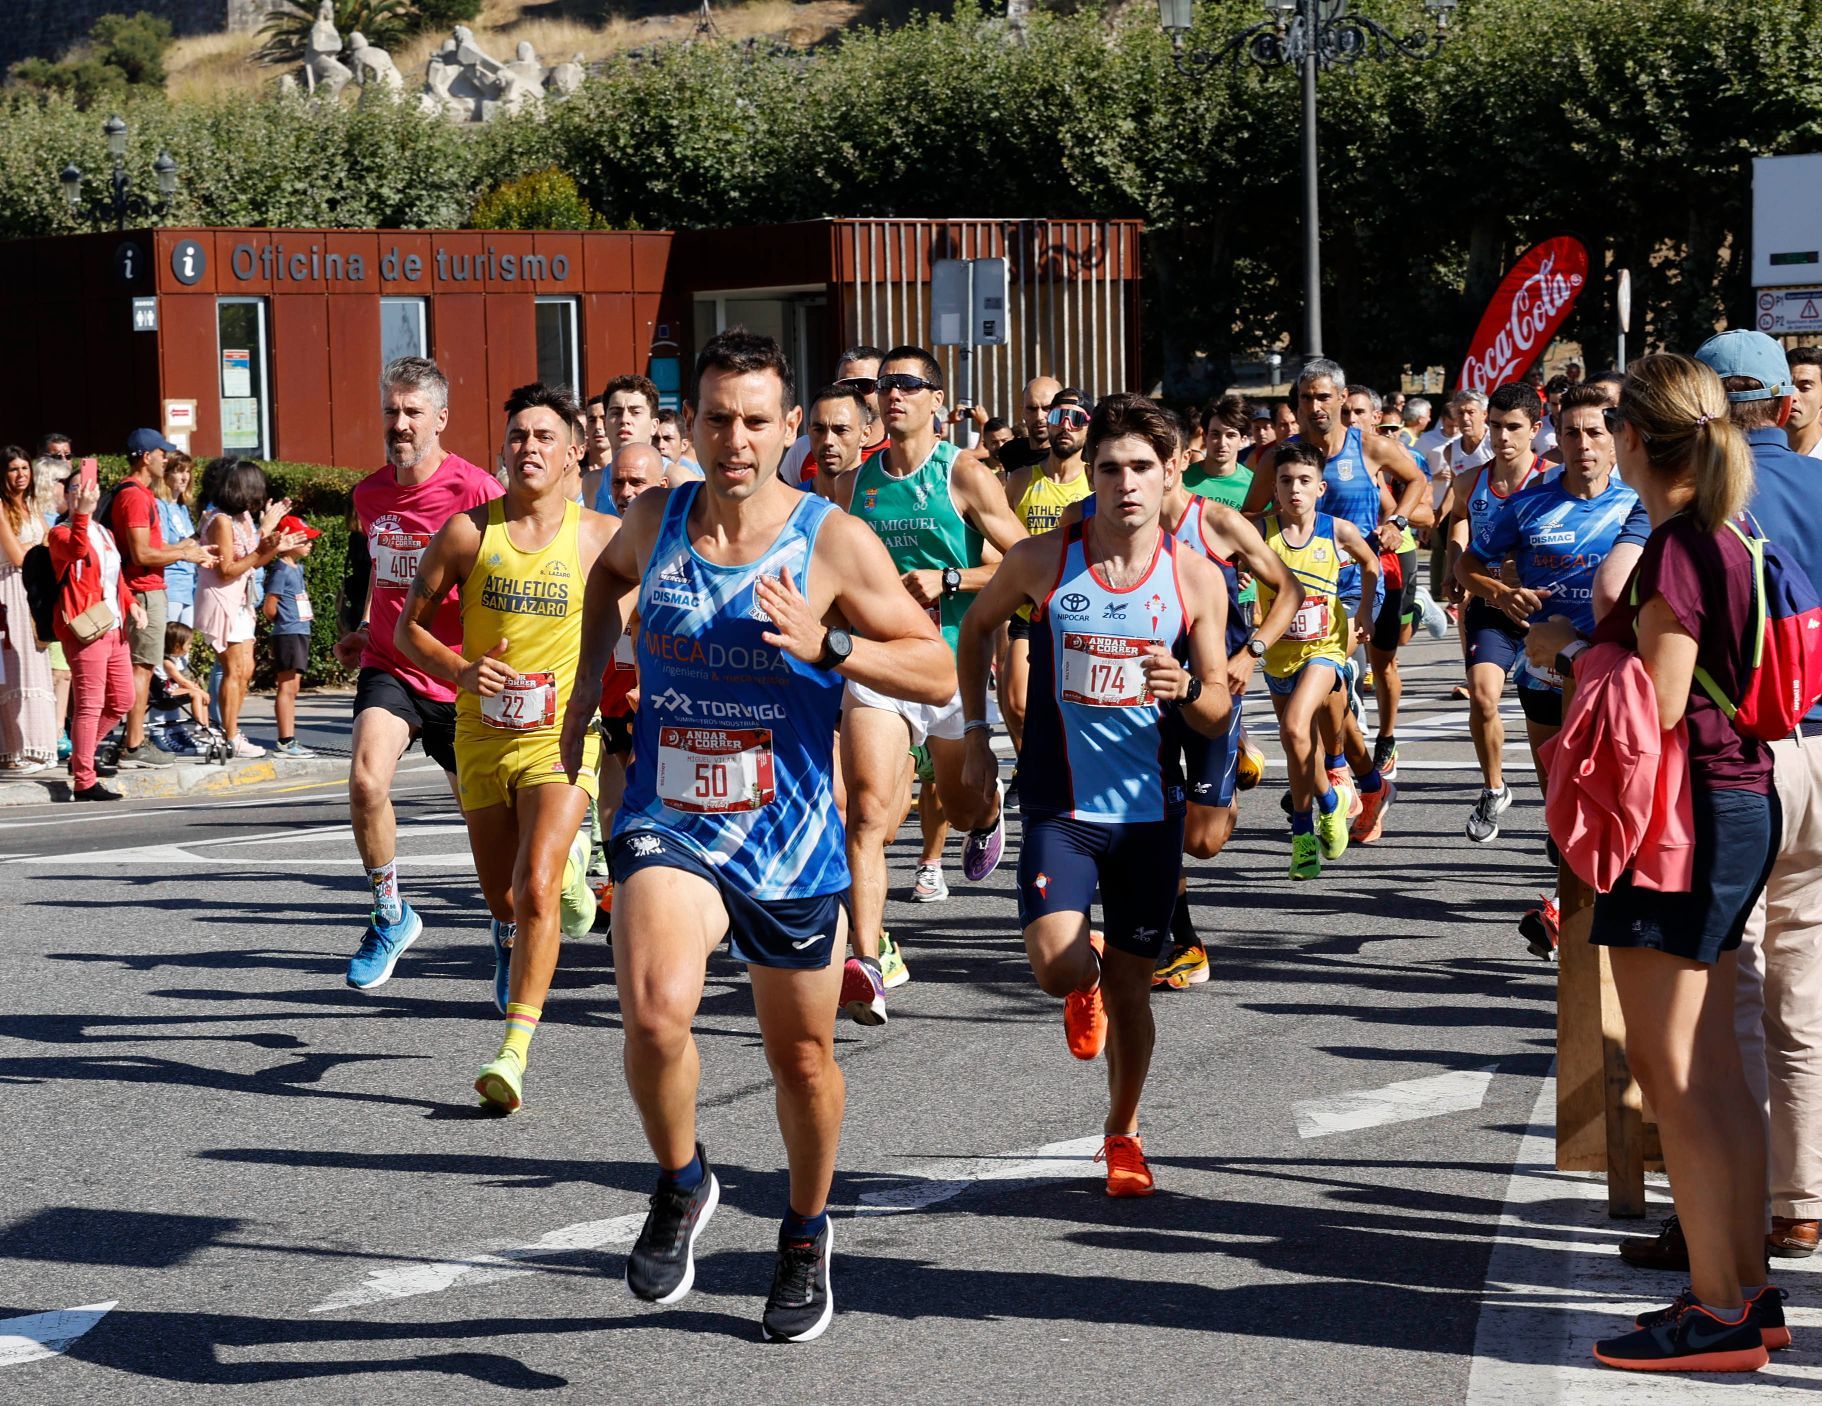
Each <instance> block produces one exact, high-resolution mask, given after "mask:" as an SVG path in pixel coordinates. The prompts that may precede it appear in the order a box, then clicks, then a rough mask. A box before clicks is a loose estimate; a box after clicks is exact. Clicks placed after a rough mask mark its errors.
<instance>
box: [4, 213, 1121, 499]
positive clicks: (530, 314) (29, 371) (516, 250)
mask: <svg viewBox="0 0 1822 1406" xmlns="http://www.w3.org/2000/svg"><path fill="white" fill-rule="evenodd" d="M1139 233H1140V230H1139V226H1138V224H1137V223H1136V222H1130V221H1064V220H994V221H987V220H939V221H930V220H826V221H816V222H810V223H804V224H792V225H778V226H768V227H763V228H754V229H737V230H696V231H685V232H680V233H675V234H673V233H668V232H654V233H613V232H602V233H588V234H572V233H548V234H547V233H538V234H526V233H519V232H499V231H495V232H489V231H469V230H462V231H424V230H267V229H181V228H170V229H158V230H141V231H132V232H128V233H126V234H92V235H79V236H70V237H62V238H54V239H33V240H19V241H13V242H8V243H0V308H3V309H4V312H5V323H6V326H7V328H8V330H9V333H10V335H9V337H8V346H7V352H6V355H5V356H4V358H0V365H3V368H4V375H0V440H6V439H17V440H21V441H25V440H35V439H36V437H37V436H38V435H40V434H42V433H44V432H45V431H46V430H49V429H53V428H56V429H62V430H66V431H68V432H69V433H71V434H73V435H74V436H75V438H76V442H77V445H78V447H79V450H81V451H82V452H88V451H90V450H103V451H105V450H109V449H114V448H117V447H118V446H122V445H124V443H125V439H126V435H127V433H128V432H129V431H130V430H131V429H133V428H135V427H137V426H140V425H151V426H155V427H156V426H160V425H161V424H162V423H163V416H164V411H165V408H166V405H167V403H168V402H171V401H174V400H176V401H183V400H190V401H194V402H195V423H194V427H193V429H192V430H191V431H190V447H191V449H192V451H193V452H195V453H197V454H199V455H211V454H215V453H219V452H221V446H222V431H223V426H222V414H223V406H224V405H226V404H227V403H228V402H227V400H226V399H225V397H226V396H227V395H228V394H229V391H228V390H227V389H226V388H225V387H226V382H225V381H224V379H223V378H224V377H225V376H228V375H232V374H234V372H233V371H232V370H225V369H224V357H223V353H224V346H223V343H222V340H221V337H220V334H219V332H218V328H219V325H220V324H219V323H218V316H219V312H218V310H219V307H220V305H221V301H222V300H223V299H242V300H255V301H257V302H258V303H259V304H260V305H261V306H262V308H263V314H262V315H263V318H264V328H265V345H264V346H263V347H262V348H260V349H259V354H260V355H261V356H262V357H263V362H262V363H261V369H262V371H263V373H264V375H263V381H262V390H263V395H262V397H261V399H262V404H263V406H264V414H265V417H266V418H265V422H264V426H263V439H264V442H265V444H266V445H267V446H268V448H269V450H270V453H271V455H272V457H274V458H279V459H289V460H298V461H303V462H314V463H331V464H341V465H346V466H351V467H361V466H365V465H371V464H375V463H377V462H379V460H380V459H381V457H383V453H384V451H383V448H382V435H381V424H380V416H379V398H378V390H377V382H378V377H379V370H380V360H381V337H380V333H379V326H380V317H381V300H382V299H384V298H401V297H402V298H421V299H423V304H422V306H423V308H424V310H425V320H426V330H427V333H428V336H427V344H428V350H429V352H430V354H431V355H432V356H434V357H435V358H436V359H437V361H438V363H439V364H440V365H441V366H442V367H443V369H444V371H445V372H446V374H447V375H448V376H449V379H450V384H451V415H450V423H449V428H448V430H447V432H446V435H445V439H446V442H447V443H448V444H449V445H450V447H451V448H453V449H454V450H456V452H458V453H460V454H462V455H464V456H465V457H468V458H470V459H473V460H475V461H476V462H480V463H489V462H491V460H492V458H493V455H494V453H495V441H496V438H497V425H496V424H495V423H494V422H495V418H496V415H495V412H496V411H497V408H498V406H499V405H500V403H501V402H502V401H503V400H504V398H505V396H506V394H507V392H508V391H509V390H510V389H511V388H512V387H513V386H515V385H520V384H522V383H524V382H526V381H530V380H534V379H536V378H537V375H538V369H539V363H538V350H537V344H536V331H535V327H534V321H535V318H536V317H537V315H538V314H537V304H538V301H539V299H540V298H546V299H548V298H551V297H557V298H568V299H573V300H574V307H575V311H576V319H575V323H576V337H575V342H576V353H577V355H576V358H575V360H576V363H577V366H578V371H579V379H580V380H581V382H582V384H583V385H584V386H587V387H590V388H595V389H598V388H599V387H600V386H602V385H603V384H605V383H606V381H607V380H608V379H609V378H611V377H613V376H615V375H620V374H624V373H627V372H632V371H640V372H645V371H648V370H649V369H652V368H653V367H654V366H655V365H656V364H657V363H658V362H659V361H660V360H663V359H665V358H671V357H675V358H678V359H679V360H680V362H681V366H682V367H683V368H687V366H688V364H689V359H690V358H691V356H693V354H694V350H695V343H696V342H697V340H698V339H699V337H700V335H702V334H704V333H707V332H712V331H714V330H717V324H716V322H715V316H716V315H717V314H718V312H719V311H725V310H728V308H729V303H730V302H731V303H732V304H733V306H734V308H736V309H738V308H747V309H764V308H767V307H769V306H772V305H774V304H775V305H776V306H779V307H783V306H786V305H787V304H788V305H790V306H792V307H798V308H799V309H800V314H801V315H800V323H801V325H802V326H804V327H808V328H809V329H810V330H811V331H812V332H814V333H815V335H814V336H805V337H800V338H799V339H798V341H797V342H796V344H795V346H794V347H793V350H794V351H795V352H796V353H797V354H798V355H799V356H802V357H807V358H809V359H811V360H816V359H821V358H823V357H829V358H832V356H833V354H834V349H836V348H839V347H841V346H843V345H846V344H849V343H852V342H874V343H878V344H880V345H882V346H889V345H892V344H894V343H898V342H919V341H922V340H924V339H925V337H926V335H927V328H928V325H929V300H930V288H929V278H930V265H931V263H932V261H934V260H936V259H939V258H949V257H955V258H974V257H992V256H998V255H1004V256H1005V257H1006V258H1007V259H1008V261H1009V267H1010V274H1011V278H1010V288H1009V292H1010V297H1009V302H1010V307H1009V308H1008V324H1009V335H1010V337H1011V341H1010V343H1009V345H1007V346H1004V347H989V348H981V349H980V351H979V354H978V355H977V357H976V387H977V392H978V396H979V398H980V399H981V400H982V401H984V402H985V403H987V404H989V405H990V406H992V407H993V408H994V409H995V410H996V411H997V412H998V413H1002V414H1007V415H1011V414H1014V413H1016V410H1017V400H1018V389H1019V386H1020V385H1021V384H1022V382H1023V381H1024V380H1025V378H1027V377H1028V376H1032V375H1036V374H1039V373H1047V374H1051V375H1055V376H1058V377H1059V378H1060V379H1062V380H1063V381H1065V382H1066V383H1071V384H1077V385H1082V386H1084V387H1086V388H1087V389H1089V390H1091V391H1092V392H1094V393H1097V394H1099V393H1103V392H1106V391H1110V390H1120V389H1135V388H1137V387H1138V378H1139V354H1138V346H1139V342H1138V297H1139ZM716 295H721V300H720V301H717V299H716ZM135 299H138V300H141V301H142V302H143V301H144V300H146V299H150V300H152V303H151V307H152V309H153V310H155V315H156V324H157V325H156V329H155V330H149V331H135V330H133V329H134V320H133V303H134V301H135ZM793 300H794V301H793ZM729 320H732V319H731V318H730V319H729ZM939 355H940V357H941V359H942V360H943V361H944V364H945V370H946V371H947V372H948V374H950V375H951V376H952V377H953V375H954V372H955V356H954V349H952V348H945V349H942V350H941V351H940V352H939ZM832 369H833V367H832V366H817V365H808V366H804V367H801V368H800V380H801V381H802V382H803V383H804V385H805V387H806V388H808V387H813V386H814V385H816V384H818V383H819V381H820V380H821V378H823V377H825V376H826V375H827V374H828V373H829V372H830V371H832ZM685 389H686V390H687V387H685Z"/></svg>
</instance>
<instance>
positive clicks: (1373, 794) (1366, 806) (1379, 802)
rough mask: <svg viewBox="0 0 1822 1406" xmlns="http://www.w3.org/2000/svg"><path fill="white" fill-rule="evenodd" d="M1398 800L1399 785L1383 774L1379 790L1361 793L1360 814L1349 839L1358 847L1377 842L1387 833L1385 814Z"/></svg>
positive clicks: (1356, 817) (1355, 820) (1355, 818)
mask: <svg viewBox="0 0 1822 1406" xmlns="http://www.w3.org/2000/svg"><path fill="white" fill-rule="evenodd" d="M1397 798H1398V786H1397V784H1396V783H1395V782H1393V780H1392V778H1391V777H1389V776H1387V775H1385V774H1384V773H1383V772H1381V773H1380V782H1379V789H1378V790H1377V791H1362V792H1361V793H1360V814H1359V815H1357V816H1355V817H1354V827H1353V829H1352V830H1350V831H1349V832H1348V838H1349V839H1351V840H1352V841H1353V842H1354V843H1355V844H1357V845H1370V844H1372V843H1373V842H1374V841H1375V840H1377V839H1378V838H1379V837H1380V836H1381V835H1383V834H1384V833H1385V813H1386V812H1387V811H1388V810H1390V809H1391V808H1392V802H1393V801H1394V800H1396V799H1397Z"/></svg>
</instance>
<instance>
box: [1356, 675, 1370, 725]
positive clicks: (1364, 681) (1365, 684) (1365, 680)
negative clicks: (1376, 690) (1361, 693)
mask: <svg viewBox="0 0 1822 1406" xmlns="http://www.w3.org/2000/svg"><path fill="white" fill-rule="evenodd" d="M1360 686H1361V687H1362V688H1365V689H1370V688H1372V687H1373V671H1372V670H1371V669H1368V670H1367V671H1366V672H1365V673H1364V674H1362V675H1361V676H1360ZM1354 716H1355V717H1359V716H1360V710H1359V709H1358V708H1356V709H1355V710H1354Z"/></svg>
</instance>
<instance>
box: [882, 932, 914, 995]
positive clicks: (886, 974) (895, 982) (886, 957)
mask: <svg viewBox="0 0 1822 1406" xmlns="http://www.w3.org/2000/svg"><path fill="white" fill-rule="evenodd" d="M879 975H880V980H882V981H883V982H885V984H886V990H888V991H890V990H891V989H892V988H893V987H895V986H903V985H904V984H905V983H906V982H907V981H909V980H910V979H911V969H910V968H909V967H907V966H906V965H905V954H904V953H903V952H901V951H899V950H898V944H897V943H896V942H894V941H893V940H892V934H891V933H889V932H882V933H881V934H880V935H879Z"/></svg>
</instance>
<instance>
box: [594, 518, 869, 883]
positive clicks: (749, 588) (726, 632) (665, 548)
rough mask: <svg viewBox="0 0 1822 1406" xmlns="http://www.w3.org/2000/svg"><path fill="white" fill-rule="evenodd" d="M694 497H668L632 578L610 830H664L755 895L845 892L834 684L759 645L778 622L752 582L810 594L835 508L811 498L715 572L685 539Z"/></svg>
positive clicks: (838, 686) (829, 675) (834, 677)
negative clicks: (791, 585) (632, 683)
mask: <svg viewBox="0 0 1822 1406" xmlns="http://www.w3.org/2000/svg"><path fill="white" fill-rule="evenodd" d="M701 490H702V485H701V484H700V483H691V484H685V485H683V486H681V487H679V488H677V489H676V490H674V491H673V492H672V493H671V495H670V501H669V502H667V503H666V504H665V508H664V520H663V523H662V525H661V526H660V527H659V529H658V540H657V543H656V544H655V546H654V547H653V549H652V557H651V560H650V561H649V562H648V563H647V564H646V568H645V575H644V577H643V578H642V579H641V581H640V583H639V616H640V625H639V686H640V693H641V698H640V704H639V711H638V714H637V717H636V721H635V722H634V725H633V764H632V767H631V769H630V770H629V771H628V773H627V778H626V798H625V800H624V801H622V803H621V806H620V813H619V814H618V815H617V816H616V817H615V818H614V835H615V836H616V837H618V836H620V835H623V834H627V833H629V832H637V831H642V830H651V831H658V832H660V833H661V834H662V835H663V836H664V837H665V838H667V839H671V840H674V841H676V842H677V843H678V844H679V845H681V846H682V847H683V848H685V849H686V850H688V851H690V852H691V853H692V854H694V855H695V856H696V857H697V858H698V859H700V860H702V861H703V862H704V863H705V864H707V865H709V866H710V867H711V868H713V869H715V870H716V871H717V872H718V873H720V874H722V875H724V876H725V877H726V879H727V881H728V882H730V883H734V884H738V885H739V886H740V887H741V888H742V889H743V890H745V891H746V892H748V893H750V894H752V895H753V897H755V898H758V899H764V900H773V899H784V898H814V897H818V896H820V895H823V894H830V893H839V892H841V891H842V890H844V889H846V888H847V887H848V882H849V881H848V858H847V844H846V840H845V838H844V836H843V831H842V825H841V816H840V814H839V813H838V812H837V811H836V809H835V798H834V789H833V786H832V784H831V776H832V772H833V762H832V754H833V750H834V737H835V726H836V722H837V719H838V718H839V716H840V712H841V694H842V679H841V676H840V675H839V674H836V673H834V672H833V671H828V672H825V671H823V670H821V669H817V668H814V667H813V666H810V665H805V664H800V663H799V662H798V661H796V660H795V659H792V658H791V657H790V656H789V655H787V654H786V653H785V652H784V651H783V650H781V649H778V648H777V647H775V646H773V645H769V644H767V643H766V642H765V641H764V640H763V639H761V638H760V636H761V635H763V634H764V633H765V632H766V631H768V630H770V629H771V628H772V626H771V621H770V618H769V617H768V616H767V615H766V613H765V611H764V610H763V609H762V608H761V607H760V605H759V602H758V599H757V597H756V595H755V587H756V586H757V584H758V581H759V578H760V577H761V576H762V575H763V576H777V575H778V574H779V573H780V572H781V571H784V570H788V571H789V572H790V573H791V580H792V581H793V582H795V583H796V585H797V588H798V589H799V590H800V591H806V592H807V591H808V589H809V577H810V557H811V553H812V551H813V550H814V548H815V545H816V534H817V533H818V532H819V531H820V530H821V528H822V523H823V520H824V519H825V518H826V517H827V516H828V515H829V514H830V513H832V512H839V511H840V509H838V508H836V507H835V505H834V504H832V503H830V502H829V501H828V500H827V499H824V498H819V497H817V496H816V495H815V494H813V493H809V494H805V495H804V496H803V500H802V502H800V503H799V504H798V505H797V507H796V509H795V510H794V511H793V512H792V514H791V516H790V519H789V520H788V521H787V522H786V523H785V525H784V528H783V530H781V531H780V532H779V534H778V537H777V539H776V540H775V541H774V542H773V543H772V545H771V546H770V547H769V548H768V549H767V550H766V551H765V552H764V553H763V554H761V556H760V557H759V559H758V560H757V561H753V562H749V563H747V564H746V565H743V566H721V565H718V564H717V563H715V562H712V561H708V560H706V559H705V558H704V557H702V556H701V555H699V554H698V553H697V552H696V549H695V548H694V547H693V546H692V545H691V544H690V534H689V514H690V508H691V507H692V506H693V505H694V504H695V501H696V495H697V494H698V493H699V492H701Z"/></svg>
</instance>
